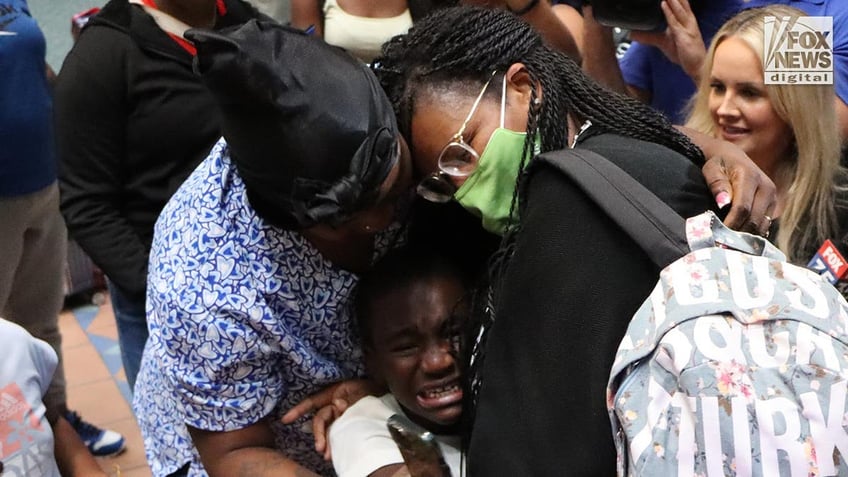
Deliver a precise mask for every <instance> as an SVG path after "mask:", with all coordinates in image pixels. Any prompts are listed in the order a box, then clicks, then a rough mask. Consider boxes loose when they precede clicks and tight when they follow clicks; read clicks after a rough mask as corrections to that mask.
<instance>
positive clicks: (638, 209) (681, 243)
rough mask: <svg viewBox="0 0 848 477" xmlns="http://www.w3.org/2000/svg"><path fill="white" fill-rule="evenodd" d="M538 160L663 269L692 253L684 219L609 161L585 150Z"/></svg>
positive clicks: (552, 154)
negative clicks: (584, 196) (565, 179)
mask: <svg viewBox="0 0 848 477" xmlns="http://www.w3.org/2000/svg"><path fill="white" fill-rule="evenodd" d="M535 160H536V161H543V162H545V163H547V164H549V165H551V166H553V167H555V168H557V169H558V170H560V171H562V172H563V173H564V174H565V175H567V176H568V177H569V178H571V179H572V180H573V181H574V182H575V183H576V184H577V185H579V186H580V188H581V189H582V190H583V191H584V192H585V193H586V194H587V195H588V196H589V197H591V198H592V200H594V201H595V202H596V203H597V204H598V205H599V206H600V207H601V208H602V209H603V210H604V211H605V212H606V213H607V215H609V216H610V218H612V219H613V221H615V222H616V223H617V224H618V225H619V226H620V227H621V228H622V229H624V231H625V232H626V233H627V234H628V235H629V236H630V237H631V238H632V239H633V240H635V241H636V243H638V244H639V246H640V247H642V249H643V250H644V251H645V253H647V254H648V256H650V258H651V260H652V261H653V262H654V263H655V264H656V265H658V266H659V267H660V268H665V267H666V266H667V265H669V264H670V263H671V262H673V261H675V260H677V259H678V258H680V257H682V256H683V255H685V254H687V253H689V245H688V243H687V241H686V229H685V220H684V219H683V217H681V216H680V215H679V214H678V213H677V212H675V211H674V209H672V208H671V207H669V206H668V204H666V203H665V202H663V201H662V200H660V199H659V197H657V196H656V195H654V193H653V192H651V191H650V190H648V189H647V188H645V186H643V185H642V184H640V183H639V182H638V181H637V180H636V179H634V178H633V177H631V176H630V175H629V174H627V173H626V172H624V171H623V170H621V168H619V167H618V166H616V165H615V164H613V163H612V162H610V161H609V160H608V159H607V158H605V157H603V156H601V155H600V154H597V153H594V152H592V151H589V150H586V149H562V150H559V151H553V152H549V153H545V154H542V155H540V156H539V157H537V158H536V159H535Z"/></svg>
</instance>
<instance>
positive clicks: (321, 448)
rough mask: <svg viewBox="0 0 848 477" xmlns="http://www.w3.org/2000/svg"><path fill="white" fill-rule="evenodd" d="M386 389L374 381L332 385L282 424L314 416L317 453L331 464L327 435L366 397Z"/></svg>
mask: <svg viewBox="0 0 848 477" xmlns="http://www.w3.org/2000/svg"><path fill="white" fill-rule="evenodd" d="M381 391H383V389H382V388H381V387H380V386H377V385H376V384H375V383H374V382H373V381H369V380H366V379H349V380H347V381H341V382H338V383H336V384H333V385H330V386H328V387H326V388H325V389H323V390H321V391H319V392H317V393H315V394H313V395H311V396H309V397H307V398H306V399H304V400H303V401H301V402H300V403H298V404H297V405H295V406H294V407H293V408H291V409H289V411H288V412H286V414H285V415H283V418H282V421H283V424H291V423H292V422H294V421H296V420H297V419H299V418H301V417H303V416H305V415H307V414H309V413H314V415H313V417H312V433H313V435H314V436H315V450H316V451H317V452H318V453H320V454H323V455H324V459H325V460H330V457H331V454H330V441H329V440H328V439H327V431H328V430H329V428H330V424H332V423H333V422H334V421H335V420H336V419H338V418H339V416H341V415H342V413H344V412H345V410H347V408H348V407H350V406H352V405H353V404H354V403H355V402H356V401H359V400H360V399H362V398H363V397H365V396H368V395H376V394H380V392H381Z"/></svg>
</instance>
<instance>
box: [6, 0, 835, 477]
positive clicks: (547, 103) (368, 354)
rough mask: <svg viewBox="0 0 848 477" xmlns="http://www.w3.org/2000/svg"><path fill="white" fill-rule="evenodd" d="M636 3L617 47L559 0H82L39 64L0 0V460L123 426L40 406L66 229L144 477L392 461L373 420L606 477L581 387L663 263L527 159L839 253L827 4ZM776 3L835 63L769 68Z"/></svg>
mask: <svg viewBox="0 0 848 477" xmlns="http://www.w3.org/2000/svg"><path fill="white" fill-rule="evenodd" d="M593 3H595V7H594V8H595V9H597V11H598V13H599V14H600V13H602V10H601V9H602V8H603V6H602V5H605V4H604V3H603V2H593ZM608 3H609V2H608ZM661 11H662V17H663V19H664V22H663V25H661V28H660V29H654V30H651V31H646V30H633V31H630V32H629V35H628V37H627V39H626V43H627V45H629V48H627V49H626V51H624V50H625V49H624V48H621V43H622V33H621V29H615V28H613V26H611V25H609V24H608V23H609V22H607V21H605V19H604V18H601V17H600V16H599V18H597V19H596V15H595V14H594V13H595V12H594V11H593V6H590V5H586V4H584V2H580V1H560V2H551V1H549V0H503V1H485V0H463V1H455V0H409V1H402V0H392V1H385V2H373V1H360V0H323V1H319V0H292V1H291V11H290V15H285V13H284V12H280V11H279V5H275V4H274V2H272V1H269V0H261V1H260V0H255V1H253V2H251V3H247V2H246V1H244V0H109V1H108V2H107V3H106V4H105V5H103V6H102V8H101V9H100V10H99V11H98V12H97V13H96V14H93V15H91V16H90V18H89V19H88V21H87V23H86V25H85V26H84V28H83V29H82V31H81V32H79V37H78V39H77V40H76V42H75V45H74V47H73V49H72V50H71V52H70V53H69V54H68V56H67V57H66V59H65V61H64V62H63V64H62V67H61V69H60V71H58V74H57V75H54V74H53V72H52V71H51V70H50V68H49V66H47V65H46V63H45V44H44V37H43V35H42V32H41V31H40V30H39V27H38V25H37V23H36V22H35V20H34V19H33V18H32V16H31V15H30V12H29V9H28V6H27V4H26V0H0V71H3V72H4V74H3V76H4V78H3V79H2V80H0V144H2V147H0V349H3V350H8V351H4V352H3V357H2V358H1V359H2V362H0V392H5V393H8V394H9V395H14V396H16V397H17V396H21V398H20V399H21V402H22V403H23V404H22V406H24V407H25V408H26V409H27V413H26V414H25V416H26V417H25V418H26V419H29V420H32V425H33V428H34V429H36V434H37V436H38V438H37V439H36V440H33V441H31V442H29V443H28V444H27V445H26V446H24V447H12V446H6V447H4V445H5V443H7V442H10V441H9V440H8V439H10V438H11V436H12V432H13V431H12V430H11V427H9V426H8V425H6V424H5V423H6V422H7V421H8V422H11V419H13V418H15V419H17V418H18V417H19V416H17V415H14V416H12V415H9V416H11V417H5V416H6V414H4V415H3V416H0V462H1V463H2V464H0V473H2V472H3V471H4V470H3V469H4V468H5V470H6V471H10V470H12V471H17V472H18V473H19V474H20V475H47V476H50V475H59V474H60V473H61V475H95V473H98V472H101V471H100V470H99V468H98V467H97V464H96V462H95V461H94V460H93V458H92V456H97V455H110V454H114V453H117V452H120V451H121V450H122V448H123V447H124V439H123V437H122V436H120V435H119V434H117V433H115V432H113V431H110V430H108V429H100V428H98V427H97V426H96V425H94V424H92V423H89V422H87V421H86V420H84V419H83V417H81V416H79V415H78V414H77V413H75V412H74V411H73V410H71V409H68V407H67V404H66V401H67V398H66V393H65V380H64V372H63V366H62V357H61V348H60V347H61V336H60V334H59V328H58V314H59V311H60V309H61V307H62V301H63V297H64V290H63V277H64V276H65V271H64V268H65V267H66V254H67V251H66V248H67V243H68V239H69V237H70V238H72V239H73V240H74V241H75V242H76V243H78V244H79V245H80V246H81V247H82V249H83V250H84V251H85V253H86V254H87V255H88V256H89V257H90V259H91V260H92V261H93V263H94V264H96V266H97V267H99V269H101V270H102V271H103V273H104V274H105V276H106V277H107V280H108V289H109V294H110V297H111V304H112V308H113V310H114V314H115V319H116V322H117V329H118V335H119V343H120V349H121V359H122V362H123V365H124V369H125V371H126V374H127V379H128V382H129V384H130V386H131V388H132V389H133V390H134V392H133V400H134V402H133V411H134V413H135V416H136V418H137V420H138V422H139V427H140V428H141V431H142V434H143V437H144V444H145V451H146V455H147V459H148V463H149V465H150V467H151V469H152V471H153V474H154V475H155V476H157V477H164V476H186V475H189V476H202V475H220V476H231V475H266V474H267V475H272V474H273V475H314V474H318V475H333V473H334V472H335V473H338V475H342V476H358V475H363V476H364V475H378V476H383V475H385V476H391V475H406V474H404V472H411V473H412V475H416V472H417V471H416V470H415V469H414V468H407V467H406V464H405V462H404V457H405V456H403V455H402V454H401V452H400V450H399V449H398V447H397V445H396V444H395V440H394V439H393V438H392V435H390V433H389V431H388V429H387V427H386V421H387V420H388V419H389V417H390V416H392V415H398V414H399V415H401V416H404V417H405V418H408V419H409V421H411V424H409V425H410V426H413V425H417V426H421V427H423V428H424V429H427V430H429V431H431V432H432V433H433V434H435V435H436V442H437V446H436V448H437V449H439V451H440V452H441V453H442V454H443V455H444V458H445V463H446V465H447V466H448V467H449V470H448V472H449V473H450V474H451V475H460V474H461V473H462V472H467V473H470V474H471V475H503V474H509V475H545V474H557V475H558V474H560V473H561V471H563V469H571V471H573V472H574V474H576V475H609V474H610V473H613V472H614V471H615V470H614V469H615V466H616V452H615V448H614V446H613V440H612V435H611V434H610V428H609V417H608V415H607V412H606V404H607V402H606V396H605V394H604V393H605V391H606V388H605V387H606V384H607V379H608V377H609V370H610V368H611V366H612V360H613V358H614V357H615V352H616V349H617V347H618V345H619V342H620V341H621V338H622V336H623V335H624V331H625V329H626V327H627V323H628V322H629V320H630V317H631V316H632V315H633V312H634V311H635V310H636V309H637V308H638V307H639V304H640V303H641V302H642V300H644V299H645V297H646V296H647V295H648V294H649V292H650V290H651V288H652V287H653V284H654V283H655V282H656V278H657V276H658V272H659V270H658V269H657V267H656V266H655V265H654V264H652V263H650V260H649V259H648V258H647V256H646V255H645V254H644V252H643V251H642V250H641V249H640V248H639V246H638V244H637V243H635V242H634V241H633V240H631V239H629V238H627V237H624V236H623V235H622V233H621V230H620V229H619V228H618V227H617V226H616V225H615V223H614V222H612V221H611V220H610V219H609V217H606V216H605V215H604V214H603V213H601V212H600V211H599V209H598V208H597V206H596V205H595V204H594V203H593V202H592V201H591V200H590V199H589V198H588V197H587V196H586V194H585V193H583V192H582V191H581V190H580V189H579V188H577V187H575V185H574V184H573V183H570V182H569V181H567V180H564V179H563V177H562V176H561V175H560V174H559V173H558V172H557V171H556V170H555V168H552V167H550V166H549V165H548V163H547V161H537V160H536V159H535V157H536V156H537V155H538V154H550V153H555V152H557V151H561V150H564V149H585V150H588V151H592V152H595V153H598V154H600V155H602V156H604V157H606V158H607V159H609V160H610V161H611V162H613V163H615V164H616V165H617V166H618V167H620V168H621V169H623V170H624V171H625V172H626V173H627V174H628V175H630V176H632V177H633V178H635V179H636V180H637V181H638V182H640V183H641V184H642V185H644V186H645V187H646V188H647V189H649V190H650V191H651V192H653V193H654V194H656V195H657V196H658V197H659V198H660V199H661V200H662V201H663V202H665V203H666V204H668V205H669V206H671V207H672V209H674V210H675V211H676V212H677V213H678V214H679V215H680V216H682V217H690V216H694V215H697V214H699V213H701V212H704V211H705V210H712V211H714V212H715V213H716V214H718V216H720V217H721V218H722V219H723V220H724V222H725V223H726V224H727V225H729V226H731V227H734V228H737V229H739V230H742V231H746V232H751V233H754V234H759V235H761V236H764V237H766V238H768V239H770V240H771V241H772V242H773V243H774V244H775V245H776V246H777V247H778V248H779V249H780V250H781V251H782V252H783V253H784V254H785V255H786V257H787V259H788V261H789V262H791V263H794V264H798V265H801V266H804V265H806V264H807V262H808V261H809V260H810V259H811V258H812V257H813V256H814V255H815V253H816V251H817V250H818V248H819V247H820V246H821V245H822V243H823V242H825V241H826V240H831V241H832V242H833V243H834V244H836V247H837V248H839V249H842V250H845V251H846V252H848V211H847V210H846V209H847V208H848V202H846V201H848V198H846V197H847V196H846V187H848V181H846V175H845V174H846V172H845V169H844V168H843V166H842V163H841V154H842V149H843V142H842V137H844V135H845V133H846V132H848V3H844V2H841V1H838V0H822V1H819V2H809V1H806V0H781V1H774V0H772V1H769V0H720V1H707V0H664V1H663V2H662V3H661ZM803 15H813V16H830V17H833V34H832V37H831V40H832V44H833V71H834V82H833V84H824V85H769V84H766V82H765V79H764V73H763V60H764V50H763V42H764V35H765V33H764V26H763V25H764V22H765V17H766V16H780V17H784V16H785V17H791V18H797V17H799V16H803ZM283 16H285V17H288V18H290V23H289V24H287V25H282V24H281V23H280V22H279V21H278V20H279V19H280V18H282V17H283ZM599 251H603V253H600V252H599ZM613 269H614V270H616V272H615V273H608V272H604V270H613ZM563 310H567V312H564V311H563ZM480 329H485V330H486V333H485V340H483V341H475V338H477V337H478V335H479V334H480V333H479V331H480ZM45 342H46V343H47V344H46V345H45ZM483 345H485V352H484V353H479V349H477V350H476V351H474V350H473V348H475V347H476V348H479V347H480V346H483ZM472 351H474V352H472ZM475 353H477V354H475ZM472 355H473V356H474V359H475V360H477V362H475V363H473V364H474V365H473V366H471V364H472V363H471V362H470V361H471V356H472ZM483 356H485V360H483V359H482V357H483ZM478 358H479V359H478ZM481 383H482V384H481ZM0 405H2V404H0ZM21 419H24V418H23V417H21ZM9 449H11V450H9ZM564 449H567V451H563V450H564ZM843 461H844V457H843ZM844 465H845V464H843V466H844ZM12 475H17V474H12Z"/></svg>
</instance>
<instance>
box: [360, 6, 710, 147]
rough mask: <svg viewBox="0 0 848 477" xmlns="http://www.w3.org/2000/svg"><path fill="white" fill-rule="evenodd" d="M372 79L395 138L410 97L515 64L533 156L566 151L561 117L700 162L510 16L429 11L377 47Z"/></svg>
mask: <svg viewBox="0 0 848 477" xmlns="http://www.w3.org/2000/svg"><path fill="white" fill-rule="evenodd" d="M374 63H375V72H376V73H377V76H378V77H379V78H380V81H381V83H382V84H383V88H384V89H385V90H386V93H387V94H388V96H389V99H390V100H391V101H392V104H393V106H394V108H395V113H396V114H397V117H398V121H399V126H400V128H401V132H402V133H403V134H404V135H405V136H406V137H409V132H410V128H411V120H412V115H413V113H414V109H415V108H414V106H415V98H416V96H417V95H418V94H419V93H420V92H421V91H422V90H423V89H424V88H429V87H433V86H434V85H442V86H451V87H453V88H462V89H469V90H472V89H477V90H479V88H480V87H482V85H483V84H484V83H485V81H486V80H487V79H488V78H489V77H490V75H491V73H492V71H495V70H497V71H499V72H503V71H506V69H507V68H509V66H510V65H512V64H514V63H523V64H524V65H525V66H526V69H527V72H528V73H529V75H530V78H531V80H532V81H533V82H534V83H535V84H538V85H539V86H540V87H541V91H542V92H543V98H540V99H541V101H540V102H539V103H538V104H537V103H536V102H535V101H534V100H535V99H536V97H537V94H538V93H537V91H536V90H535V89H533V90H532V91H531V101H530V107H529V110H528V122H527V129H528V131H527V132H528V135H527V142H528V144H527V145H525V150H526V151H531V150H532V149H531V147H532V144H531V142H532V141H533V139H534V138H535V137H536V133H537V132H538V134H539V137H540V138H541V151H542V152H546V151H554V150H558V149H562V148H564V147H566V146H567V142H568V137H569V132H570V131H568V125H567V124H568V123H567V115H568V114H571V115H572V116H574V117H575V119H577V120H579V121H581V122H582V121H585V120H590V121H592V124H593V125H594V126H597V127H600V128H601V129H602V130H605V131H608V132H613V133H617V134H621V135H623V136H628V137H632V138H635V139H641V140H645V141H650V142H654V143H657V144H661V145H663V146H666V147H668V148H670V149H672V150H674V151H677V152H679V153H681V154H683V155H684V156H686V157H688V158H689V159H690V160H692V161H693V162H696V163H698V164H700V163H702V162H703V161H704V156H703V153H702V152H701V150H700V149H699V148H698V147H697V146H695V145H694V144H693V143H692V142H691V141H689V139H688V138H686V137H685V136H684V135H683V134H681V133H679V132H678V131H677V130H675V129H674V128H673V127H672V126H671V124H670V123H669V122H668V121H667V120H666V119H665V118H664V117H663V116H662V115H661V114H659V113H657V112H656V111H654V110H653V109H651V108H650V107H649V106H647V105H645V104H642V103H640V102H639V101H637V100H635V99H633V98H630V97H627V96H624V95H621V94H617V93H614V92H611V91H609V90H606V89H604V88H603V87H601V86H600V85H598V84H597V83H596V82H595V81H593V80H591V79H590V78H588V77H587V76H586V75H585V74H584V73H583V72H582V70H581V69H580V66H579V65H578V64H577V63H576V62H574V61H573V60H572V59H571V58H569V57H568V56H567V55H565V54H564V53H561V52H558V51H554V50H552V49H551V48H549V47H548V46H546V45H545V44H544V43H543V41H542V38H541V37H540V36H539V34H538V33H537V32H536V31H535V30H534V29H533V28H532V27H531V26H530V25H529V24H527V23H525V22H524V21H523V20H521V19H520V18H518V17H516V16H515V15H513V14H511V13H509V12H506V11H503V10H497V9H487V8H479V7H469V6H463V7H454V8H445V9H440V10H436V11H435V12H433V13H432V14H430V15H429V16H428V17H426V18H424V19H422V20H421V21H420V22H418V23H416V24H415V25H414V26H413V27H412V28H411V29H410V30H409V32H408V33H407V34H405V35H401V36H398V37H395V38H393V39H392V40H390V41H389V42H388V43H386V44H385V45H384V46H383V51H382V55H381V56H380V57H379V58H377V59H376V60H375V62H374Z"/></svg>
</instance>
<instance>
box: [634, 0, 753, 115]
mask: <svg viewBox="0 0 848 477" xmlns="http://www.w3.org/2000/svg"><path fill="white" fill-rule="evenodd" d="M691 3H692V11H693V13H694V14H695V17H696V18H697V19H698V28H700V29H701V35H702V36H703V37H704V43H705V44H709V42H710V41H711V40H712V38H713V36H714V35H715V34H716V32H717V31H718V30H719V28H721V26H722V25H723V24H724V22H725V21H727V20H728V19H730V17H732V16H733V15H734V14H735V13H736V12H738V11H739V10H740V9H741V8H742V6H741V5H742V2H741V0H693V1H692V2H691ZM619 64H620V66H621V74H622V76H623V77H624V82H625V83H627V84H628V85H630V86H633V87H635V88H638V89H641V90H644V91H647V92H648V93H649V94H650V95H651V103H650V104H651V106H652V107H653V108H654V109H657V110H659V111H660V112H662V113H663V114H664V115H665V116H666V117H667V118H668V119H669V120H670V121H671V122H672V123H674V124H683V122H684V121H685V119H686V118H685V109H686V104H687V103H688V101H689V98H691V97H692V95H693V94H695V83H694V81H692V78H690V77H689V75H687V74H686V72H684V71H683V68H681V67H680V66H679V65H676V64H674V63H672V62H671V60H669V59H668V57H666V56H665V54H663V52H662V51H660V49H659V48H656V47H653V46H648V45H643V44H640V43H639V42H636V41H634V42H633V43H632V44H631V45H630V48H629V49H628V50H627V52H626V53H625V54H624V57H622V58H621V60H620V62H619Z"/></svg>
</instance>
